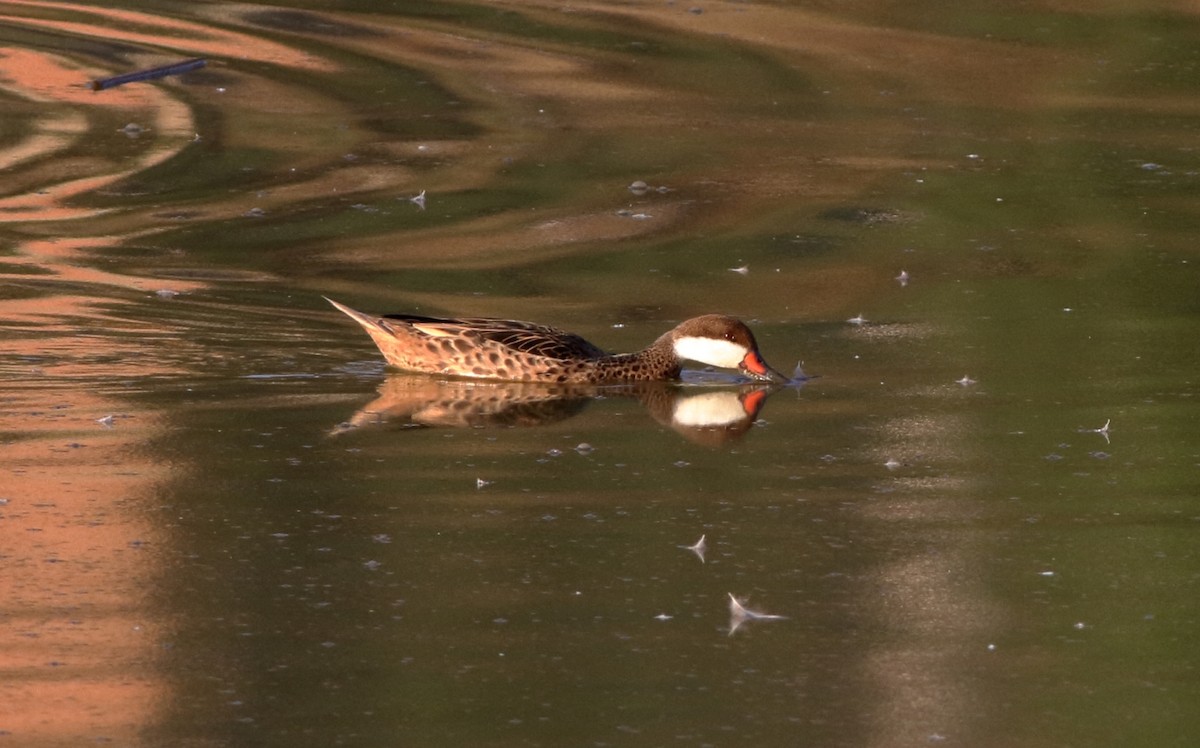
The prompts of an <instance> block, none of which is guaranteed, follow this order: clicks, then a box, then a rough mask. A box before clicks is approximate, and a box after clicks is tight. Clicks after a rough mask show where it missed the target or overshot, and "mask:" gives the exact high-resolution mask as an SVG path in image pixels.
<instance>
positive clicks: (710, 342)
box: [326, 298, 788, 384]
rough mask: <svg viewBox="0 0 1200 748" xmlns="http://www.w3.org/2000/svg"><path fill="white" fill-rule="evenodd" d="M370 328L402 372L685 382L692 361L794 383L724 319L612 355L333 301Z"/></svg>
mask: <svg viewBox="0 0 1200 748" xmlns="http://www.w3.org/2000/svg"><path fill="white" fill-rule="evenodd" d="M326 301H328V302H329V303H330V304H333V305H334V306H335V307H337V308H338V309H340V310H341V311H343V312H345V313H346V314H347V315H349V316H350V317H351V318H352V319H354V321H355V322H357V323H358V324H360V325H362V326H363V329H365V330H366V331H367V334H369V335H370V336H371V339H372V340H374V341H375V345H377V346H379V350H380V351H381V352H382V353H383V357H384V358H385V359H387V362H388V363H389V364H391V365H392V366H395V367H396V368H398V369H404V370H407V371H417V372H424V373H427V374H444V375H449V376H456V377H474V378H478V379H498V380H506V381H518V382H580V383H593V384H596V383H605V382H636V381H659V380H672V379H678V378H679V373H680V371H681V370H682V368H683V362H684V361H697V362H699V363H702V364H708V365H709V366H716V367H719V368H722V369H736V370H738V371H739V372H741V373H742V374H744V375H745V376H747V377H750V378H751V379H755V380H758V381H766V382H779V383H783V382H787V381H788V378H787V377H785V376H783V375H782V374H780V373H779V372H777V371H775V370H774V369H772V368H771V367H770V366H767V363H766V362H765V361H763V358H762V356H761V355H760V354H759V352H758V344H757V343H756V342H755V340H754V334H753V333H751V332H750V328H748V327H746V325H745V324H743V323H742V322H741V321H740V320H737V319H735V318H733V317H727V316H725V315H722V314H706V315H704V316H702V317H694V318H692V319H689V320H687V321H686V322H683V323H681V324H679V325H677V326H676V327H675V329H673V330H671V331H670V332H668V333H666V334H665V335H663V336H662V337H660V338H659V339H658V340H656V341H654V343H652V344H651V345H650V346H649V347H647V348H645V349H643V350H640V351H638V352H637V353H619V354H609V353H605V352H604V351H602V350H600V349H599V348H597V347H596V346H594V345H592V344H591V343H589V342H588V341H586V340H584V339H583V338H581V337H579V336H578V335H575V334H573V333H569V332H563V331H562V330H557V329H555V328H553V327H546V326H544V325H537V324H533V323H531V322H517V321H514V320H506V319H489V318H486V317H461V318H455V319H441V318H437V317H421V316H417V315H411V314H388V315H385V316H382V317H375V316H372V315H369V314H363V313H362V312H359V311H356V310H354V309H351V308H350V307H348V306H346V305H345V304H339V303H338V302H336V301H334V300H333V299H329V298H326Z"/></svg>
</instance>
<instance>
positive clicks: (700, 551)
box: [679, 535, 708, 563]
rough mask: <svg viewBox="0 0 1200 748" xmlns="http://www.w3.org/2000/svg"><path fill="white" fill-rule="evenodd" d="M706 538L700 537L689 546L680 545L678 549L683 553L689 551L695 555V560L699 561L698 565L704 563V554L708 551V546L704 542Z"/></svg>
mask: <svg viewBox="0 0 1200 748" xmlns="http://www.w3.org/2000/svg"><path fill="white" fill-rule="evenodd" d="M705 537H706V536H704V535H701V536H700V539H699V540H697V541H696V542H695V543H692V544H691V545H681V546H679V547H680V548H682V549H684V550H685V551H691V552H692V553H695V554H696V558H699V559H700V563H704V552H705V551H707V550H708V545H707V544H706V543H705V542H704V538H705Z"/></svg>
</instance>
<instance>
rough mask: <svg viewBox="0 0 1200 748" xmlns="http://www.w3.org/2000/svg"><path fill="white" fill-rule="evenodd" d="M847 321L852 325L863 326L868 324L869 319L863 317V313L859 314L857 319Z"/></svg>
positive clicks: (852, 318)
mask: <svg viewBox="0 0 1200 748" xmlns="http://www.w3.org/2000/svg"><path fill="white" fill-rule="evenodd" d="M846 321H847V322H849V323H850V324H852V325H863V324H866V322H867V318H866V317H864V316H862V312H859V314H858V316H857V317H851V318H850V319H848V320H846Z"/></svg>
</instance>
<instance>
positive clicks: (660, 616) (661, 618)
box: [654, 613, 675, 621]
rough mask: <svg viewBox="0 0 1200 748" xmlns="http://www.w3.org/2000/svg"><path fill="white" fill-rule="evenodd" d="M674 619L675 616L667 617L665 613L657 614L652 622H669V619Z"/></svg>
mask: <svg viewBox="0 0 1200 748" xmlns="http://www.w3.org/2000/svg"><path fill="white" fill-rule="evenodd" d="M674 617H675V616H671V615H667V614H666V613H659V614H658V615H656V616H654V620H656V621H669V620H671V619H672V618H674Z"/></svg>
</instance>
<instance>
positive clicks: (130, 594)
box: [0, 387, 167, 745]
mask: <svg viewBox="0 0 1200 748" xmlns="http://www.w3.org/2000/svg"><path fill="white" fill-rule="evenodd" d="M105 406H106V403H105V402H104V400H103V399H102V398H101V397H99V396H96V395H93V394H89V393H88V392H86V391H85V390H83V389H81V388H72V389H69V390H68V389H63V390H46V389H43V388H41V387H30V388H28V389H16V390H14V389H12V388H10V389H9V390H8V392H7V393H6V395H5V397H4V399H3V400H2V401H0V430H2V431H4V432H5V433H21V434H23V435H25V438H23V439H21V440H19V441H10V442H8V443H5V444H3V445H2V446H0V463H2V464H3V465H4V483H3V487H0V538H2V540H0V545H2V547H3V548H4V563H5V569H6V573H5V574H3V575H0V605H2V606H3V610H4V611H5V615H4V616H0V672H3V673H4V678H3V679H0V701H2V702H3V704H4V721H3V729H4V730H5V732H6V734H7V735H9V736H10V739H13V740H16V741H17V742H19V743H21V744H24V745H49V744H54V745H68V744H76V745H78V744H82V743H83V742H84V741H87V742H95V741H97V740H105V741H109V742H113V743H116V744H119V745H129V744H133V743H134V742H136V740H137V738H138V734H139V731H140V730H142V729H144V728H145V726H146V724H147V723H148V722H150V721H151V720H152V717H153V714H154V713H155V711H156V708H157V705H158V703H159V702H160V701H161V700H162V699H163V698H164V695H163V694H164V691H165V689H166V688H167V686H166V684H165V683H164V682H163V681H162V679H161V678H160V677H159V676H158V675H157V670H156V660H157V657H158V653H159V652H160V651H161V648H162V641H161V637H162V631H161V630H162V622H161V620H160V618H159V616H158V614H157V612H156V611H155V610H154V609H153V608H152V606H151V600H150V594H151V592H152V590H153V589H154V585H155V580H156V575H157V573H158V572H157V565H156V564H155V563H154V562H153V558H154V553H155V548H156V547H158V546H159V545H161V543H160V540H161V539H160V538H159V537H158V535H157V532H156V530H155V528H154V527H153V526H152V525H151V524H150V522H149V521H148V519H147V517H146V516H145V515H144V514H142V513H141V512H140V511H138V510H137V507H138V505H139V503H140V499H139V497H140V496H142V495H144V494H145V493H146V492H147V490H149V488H150V487H151V486H152V485H153V483H154V482H155V481H156V479H157V478H158V474H159V473H160V472H161V471H160V470H159V469H158V468H157V467H156V466H154V465H153V464H150V463H148V462H145V461H144V460H139V459H138V458H136V457H135V456H133V455H132V454H131V452H132V450H131V447H132V446H133V445H134V443H135V442H136V441H139V440H140V439H143V438H145V435H146V431H147V427H148V426H149V425H150V424H148V423H147V421H148V420H149V419H148V418H147V416H146V415H145V414H144V413H143V414H139V415H138V418H137V420H136V422H129V421H122V422H118V423H117V425H115V426H113V427H111V428H106V427H105V426H103V425H102V424H100V423H98V422H97V421H96V418H97V417H102V415H100V416H98V414H103V413H104V409H105ZM117 466H119V468H118V467H117Z"/></svg>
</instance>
